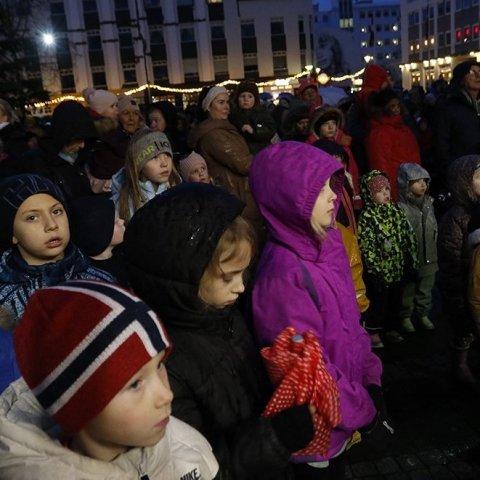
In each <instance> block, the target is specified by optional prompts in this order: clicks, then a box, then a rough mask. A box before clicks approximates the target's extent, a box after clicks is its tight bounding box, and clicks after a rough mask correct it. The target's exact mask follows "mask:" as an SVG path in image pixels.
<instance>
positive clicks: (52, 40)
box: [42, 32, 55, 47]
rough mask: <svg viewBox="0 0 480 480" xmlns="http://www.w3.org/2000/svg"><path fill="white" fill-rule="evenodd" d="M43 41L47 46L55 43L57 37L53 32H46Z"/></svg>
mask: <svg viewBox="0 0 480 480" xmlns="http://www.w3.org/2000/svg"><path fill="white" fill-rule="evenodd" d="M42 41H43V43H44V45H46V46H47V47H50V46H52V45H53V44H54V43H55V37H54V36H53V34H52V33H48V32H45V33H44V34H43V35H42Z"/></svg>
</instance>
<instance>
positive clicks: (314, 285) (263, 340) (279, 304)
mask: <svg viewBox="0 0 480 480" xmlns="http://www.w3.org/2000/svg"><path fill="white" fill-rule="evenodd" d="M339 168H341V167H340V165H339V163H338V162H337V161H336V160H334V159H333V158H332V157H331V156H330V155H328V154H326V153H325V152H323V151H322V150H320V149H318V148H315V147H312V146H310V145H307V144H303V143H299V142H281V143H278V144H275V145H271V146H269V147H267V148H265V149H263V150H262V151H260V152H259V153H258V155H257V156H256V157H255V158H254V160H253V163H252V166H251V168H250V188H251V191H252V194H253V196H254V198H255V200H256V202H257V204H258V207H259V209H260V212H261V213H262V215H263V216H264V217H265V219H266V221H267V225H268V230H269V232H270V235H271V238H270V240H269V241H268V243H267V245H266V246H265V248H264V250H263V252H262V256H261V259H260V263H259V266H258V270H257V276H256V279H255V283H254V288H253V299H252V303H253V322H254V329H255V333H256V336H257V339H258V341H259V343H260V344H261V345H262V346H264V345H271V344H272V342H273V340H274V339H275V337H276V336H277V335H278V334H279V333H280V332H281V331H282V330H283V329H284V328H285V327H287V326H289V325H291V326H293V327H295V328H296V330H297V331H299V332H305V331H307V330H311V331H312V332H313V333H314V334H316V335H317V338H318V340H319V342H320V345H321V347H322V349H323V355H324V358H325V362H326V366H327V369H328V371H329V372H330V373H331V375H332V376H333V377H334V378H335V379H336V381H337V384H338V387H339V390H340V408H341V413H342V420H341V422H340V424H339V425H338V427H336V428H335V429H334V430H333V432H332V437H331V445H330V448H329V451H328V454H327V456H326V457H322V456H320V455H318V456H315V457H314V458H311V457H308V458H303V459H298V460H300V461H304V462H305V461H309V462H310V461H322V460H325V459H328V458H331V457H332V456H334V455H335V454H337V453H338V452H339V451H340V449H341V448H342V447H343V445H344V444H345V442H346V441H347V440H348V439H349V437H350V436H351V435H352V432H353V431H355V430H357V429H359V428H360V427H363V426H365V425H368V424H369V423H370V422H371V421H372V420H373V418H374V416H375V413H376V410H375V407H374V405H373V402H372V400H371V399H370V396H369V395H368V392H367V390H366V389H365V387H366V386H367V385H369V384H376V385H380V378H381V374H382V365H381V362H380V360H379V359H378V357H377V356H376V355H374V354H373V353H372V351H371V347H370V339H369V337H368V334H367V333H366V331H365V330H364V329H363V328H362V327H361V325H360V311H359V309H358V306H357V302H356V297H355V289H354V285H353V281H352V275H351V272H350V266H349V263H348V257H347V254H346V252H345V248H344V246H343V243H342V238H341V233H340V230H336V229H328V233H327V236H326V238H325V239H324V240H322V241H320V240H319V239H318V237H317V236H316V235H315V233H314V231H313V229H312V227H311V225H310V218H311V214H312V210H313V206H314V203H315V200H316V199H317V197H318V194H319V193H320V190H321V189H322V187H323V186H324V184H325V182H326V181H327V179H328V178H329V177H330V176H331V175H332V174H333V173H335V172H338V170H339ZM338 176H340V175H339V173H337V174H336V177H338ZM332 188H333V189H334V191H335V192H336V193H337V200H336V211H337V210H338V205H339V202H340V198H341V183H340V182H333V185H332ZM302 266H303V267H302Z"/></svg>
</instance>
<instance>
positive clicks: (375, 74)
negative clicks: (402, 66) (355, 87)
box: [362, 63, 388, 90]
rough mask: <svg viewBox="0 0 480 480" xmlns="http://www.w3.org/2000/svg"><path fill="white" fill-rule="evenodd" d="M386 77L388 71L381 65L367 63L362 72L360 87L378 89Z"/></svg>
mask: <svg viewBox="0 0 480 480" xmlns="http://www.w3.org/2000/svg"><path fill="white" fill-rule="evenodd" d="M387 79H388V72H387V71H386V70H385V69H384V68H383V67H381V66H380V65H375V64H374V63H369V64H368V65H367V67H366V68H365V72H364V73H363V84H362V89H363V88H371V89H372V90H380V89H381V88H382V85H383V84H384V83H385V81H386V80H387Z"/></svg>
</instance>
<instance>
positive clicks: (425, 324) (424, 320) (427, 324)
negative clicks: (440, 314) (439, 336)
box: [420, 315, 435, 330]
mask: <svg viewBox="0 0 480 480" xmlns="http://www.w3.org/2000/svg"><path fill="white" fill-rule="evenodd" d="M420 325H421V326H422V328H423V329H424V330H435V325H434V324H433V323H432V322H431V320H430V319H429V318H428V317H427V316H426V315H423V316H422V317H420Z"/></svg>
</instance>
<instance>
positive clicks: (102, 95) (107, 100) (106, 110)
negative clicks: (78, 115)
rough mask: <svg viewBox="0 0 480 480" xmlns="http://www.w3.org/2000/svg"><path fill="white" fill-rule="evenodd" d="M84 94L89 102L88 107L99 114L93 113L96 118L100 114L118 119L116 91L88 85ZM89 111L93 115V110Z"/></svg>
mask: <svg viewBox="0 0 480 480" xmlns="http://www.w3.org/2000/svg"><path fill="white" fill-rule="evenodd" d="M82 94H83V97H84V98H85V101H86V102H87V104H88V109H89V110H92V111H93V112H94V113H96V114H97V115H96V116H95V115H93V117H94V118H95V117H97V118H98V116H100V117H106V118H114V119H116V118H117V117H118V107H117V103H118V98H117V96H116V95H115V94H114V93H111V92H109V91H108V90H95V88H91V87H88V88H85V89H84V90H83V92H82ZM89 113H90V114H91V115H92V113H91V112H89Z"/></svg>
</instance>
